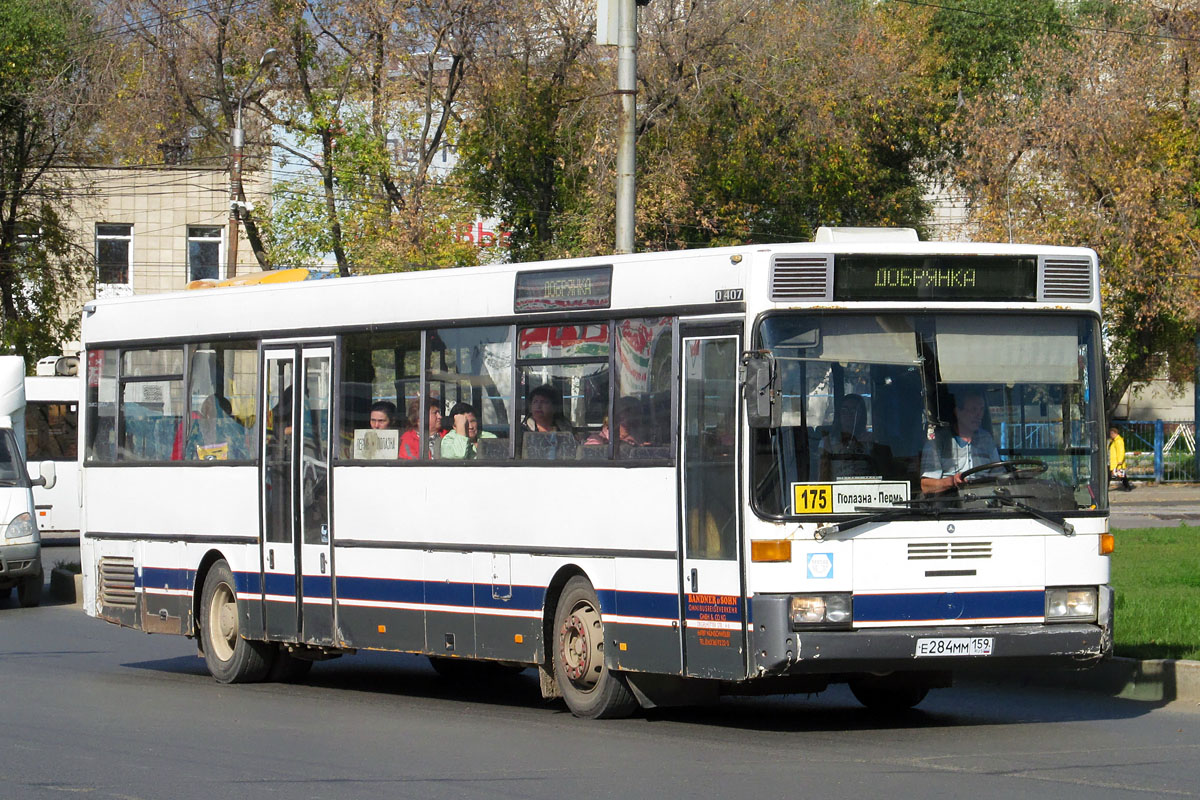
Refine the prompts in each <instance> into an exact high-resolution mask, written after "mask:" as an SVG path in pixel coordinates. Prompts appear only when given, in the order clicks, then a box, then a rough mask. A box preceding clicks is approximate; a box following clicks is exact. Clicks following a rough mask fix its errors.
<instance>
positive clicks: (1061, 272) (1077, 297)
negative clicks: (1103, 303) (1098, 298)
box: [1038, 256, 1092, 303]
mask: <svg viewBox="0 0 1200 800" xmlns="http://www.w3.org/2000/svg"><path fill="white" fill-rule="evenodd" d="M1040 278H1041V280H1040V283H1041V286H1040V287H1039V288H1040V291H1039V292H1038V299H1039V300H1065V301H1069V302H1077V303H1090V302H1091V300H1092V262H1091V259H1088V258H1060V257H1055V256H1043V257H1042V260H1041V276H1040Z"/></svg>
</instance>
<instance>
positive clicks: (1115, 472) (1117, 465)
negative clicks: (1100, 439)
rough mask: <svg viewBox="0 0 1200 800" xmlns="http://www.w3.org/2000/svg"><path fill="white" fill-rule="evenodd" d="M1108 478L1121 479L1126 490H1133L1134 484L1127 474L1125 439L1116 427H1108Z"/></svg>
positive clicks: (1111, 479)
mask: <svg viewBox="0 0 1200 800" xmlns="http://www.w3.org/2000/svg"><path fill="white" fill-rule="evenodd" d="M1108 480H1109V481H1110V482H1112V481H1120V482H1121V488H1122V489H1123V490H1124V491H1126V492H1129V491H1133V484H1131V483H1130V482H1129V477H1128V476H1127V475H1126V474H1125V440H1124V439H1123V438H1121V433H1120V431H1118V430H1117V429H1116V428H1109V429H1108Z"/></svg>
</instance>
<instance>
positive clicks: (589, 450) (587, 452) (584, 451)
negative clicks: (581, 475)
mask: <svg viewBox="0 0 1200 800" xmlns="http://www.w3.org/2000/svg"><path fill="white" fill-rule="evenodd" d="M607 458H608V445H607V444H584V445H580V446H579V460H580V461H604V460H605V459H607Z"/></svg>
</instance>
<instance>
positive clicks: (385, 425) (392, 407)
mask: <svg viewBox="0 0 1200 800" xmlns="http://www.w3.org/2000/svg"><path fill="white" fill-rule="evenodd" d="M368 421H369V423H370V425H371V427H372V428H374V429H375V430H377V431H383V430H389V429H391V428H394V427H395V425H396V404H395V403H393V402H392V401H390V400H380V401H378V402H376V403H372V404H371V414H370V418H369V420H368Z"/></svg>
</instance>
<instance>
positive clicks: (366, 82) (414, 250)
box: [261, 0, 490, 274]
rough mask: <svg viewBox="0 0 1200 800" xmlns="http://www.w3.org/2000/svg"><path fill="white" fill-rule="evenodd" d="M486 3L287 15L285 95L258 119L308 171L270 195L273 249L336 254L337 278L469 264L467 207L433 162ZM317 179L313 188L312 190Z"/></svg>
mask: <svg viewBox="0 0 1200 800" xmlns="http://www.w3.org/2000/svg"><path fill="white" fill-rule="evenodd" d="M488 9H489V5H488V4H486V3H484V2H483V1H482V0H423V2H417V3H410V4H396V3H385V2H379V1H378V0H363V1H362V2H354V3H344V2H327V3H326V2H319V3H307V4H299V3H297V4H295V5H294V6H292V7H290V9H289V11H288V12H287V13H285V14H283V15H281V16H282V19H284V20H286V24H287V28H286V30H281V31H279V32H277V33H276V34H275V35H276V38H277V39H278V40H280V41H282V42H284V43H285V44H284V47H285V49H286V53H287V59H286V62H285V66H284V68H283V70H282V74H281V75H280V81H281V84H282V85H283V86H286V87H289V88H288V89H287V90H286V91H284V92H281V93H279V94H278V96H277V97H276V99H275V102H273V103H271V104H262V105H261V111H262V113H263V114H264V116H265V117H266V118H267V119H269V120H270V121H271V122H272V123H273V124H274V125H276V126H279V127H280V128H282V129H283V130H285V131H286V132H287V134H286V139H281V140H280V141H278V142H277V143H276V144H277V146H278V147H280V148H282V149H284V150H286V151H287V152H288V153H289V154H290V155H291V157H292V158H293V159H294V160H296V161H298V162H299V163H301V164H303V165H305V166H306V167H307V172H308V175H307V176H305V175H300V176H298V177H296V178H293V179H291V180H288V181H285V182H284V183H283V185H282V186H281V187H280V191H279V192H278V193H277V200H278V203H277V207H276V209H275V211H274V213H273V214H272V221H271V227H272V231H273V238H274V241H275V242H276V245H277V247H281V248H289V249H291V250H292V251H294V252H297V253H300V254H304V255H308V256H309V257H312V256H313V255H320V254H321V253H325V252H332V253H333V254H334V256H335V258H336V260H337V263H338V267H339V270H340V271H341V272H342V273H343V274H348V272H349V268H350V266H351V265H352V264H353V265H354V266H355V267H356V268H357V269H358V270H360V271H364V270H365V271H375V270H381V269H382V270H396V269H411V268H413V267H414V266H419V265H423V264H463V263H473V260H474V258H475V255H476V250H475V248H473V247H464V246H461V245H457V244H456V242H455V241H454V237H453V230H452V228H453V224H454V222H455V221H456V220H457V219H459V218H461V216H462V214H463V213H464V206H463V205H462V204H461V203H460V202H459V201H458V195H457V193H456V192H454V191H453V190H452V189H451V188H450V187H447V185H446V184H445V182H444V180H443V179H442V175H443V173H442V172H439V168H438V165H437V162H438V159H439V157H440V156H442V155H443V152H444V150H445V148H446V147H447V146H448V145H449V141H450V140H449V137H450V135H451V134H452V132H453V129H454V128H453V126H454V121H455V114H456V111H457V108H458V105H459V95H460V93H461V92H462V90H463V87H464V81H465V75H466V71H467V69H468V66H469V65H470V63H471V58H472V56H473V51H474V47H475V44H476V42H477V41H478V39H479V37H481V36H483V35H485V34H486V32H487V29H488V27H489V25H490V17H489V13H490V12H489V11H488ZM313 178H315V180H313Z"/></svg>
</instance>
